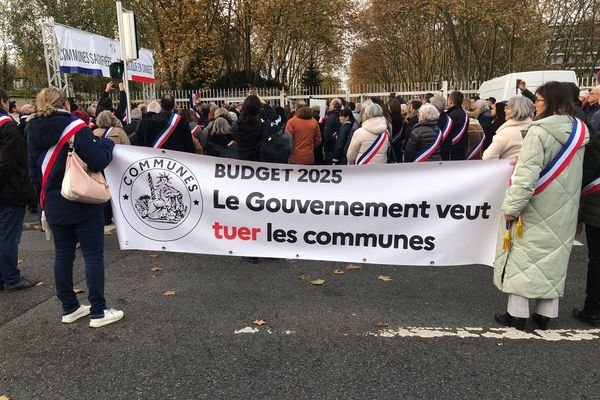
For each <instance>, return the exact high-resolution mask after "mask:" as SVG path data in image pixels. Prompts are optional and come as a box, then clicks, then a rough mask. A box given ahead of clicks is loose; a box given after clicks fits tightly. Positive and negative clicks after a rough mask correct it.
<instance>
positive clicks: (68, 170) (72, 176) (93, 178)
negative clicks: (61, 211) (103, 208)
mask: <svg viewBox="0 0 600 400" xmlns="http://www.w3.org/2000/svg"><path fill="white" fill-rule="evenodd" d="M69 144H70V149H69V154H68V155H67V163H66V165H65V176H64V177H63V181H62V188H61V191H60V194H61V195H62V196H63V197H64V198H65V199H67V200H71V201H78V202H80V203H89V204H101V203H105V202H107V201H108V200H110V191H109V190H108V184H107V183H106V180H105V179H104V176H103V175H102V173H100V172H90V171H89V170H88V168H87V164H86V163H84V162H83V161H82V160H81V158H79V156H78V155H77V153H75V151H74V150H73V146H72V144H71V143H69Z"/></svg>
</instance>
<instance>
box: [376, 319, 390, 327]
mask: <svg viewBox="0 0 600 400" xmlns="http://www.w3.org/2000/svg"><path fill="white" fill-rule="evenodd" d="M375 326H376V327H378V328H387V327H388V326H389V324H388V323H387V322H385V321H377V322H376V323H375Z"/></svg>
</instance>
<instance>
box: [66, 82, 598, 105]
mask: <svg viewBox="0 0 600 400" xmlns="http://www.w3.org/2000/svg"><path fill="white" fill-rule="evenodd" d="M595 79H596V77H595V76H585V77H580V78H578V81H579V87H580V88H582V89H591V88H593V87H595V86H596V84H595ZM481 83H482V81H477V80H472V81H441V82H413V83H399V84H391V83H390V84H370V85H353V86H350V87H345V88H342V87H336V86H325V87H323V86H321V87H302V88H290V89H282V88H275V87H270V88H257V89H255V90H256V91H257V92H258V93H259V94H260V96H261V97H262V98H263V99H265V100H267V101H269V102H270V103H271V104H278V105H280V106H282V107H283V106H285V105H286V104H289V103H290V102H291V101H294V100H299V99H304V100H308V99H311V98H314V99H332V98H336V97H341V98H345V99H346V100H348V101H357V102H362V101H364V100H365V99H366V98H368V97H373V96H379V97H382V98H387V97H388V96H389V95H390V93H395V94H396V95H399V96H403V97H405V98H413V97H419V96H423V95H425V94H427V93H433V94H435V95H443V96H447V94H448V93H449V92H450V91H452V90H460V91H461V92H463V93H464V94H466V95H471V94H478V92H479V87H480V86H481ZM166 93H170V94H172V95H173V96H174V97H175V102H176V103H177V105H178V106H179V107H181V108H186V107H189V104H190V98H192V99H197V100H198V101H200V102H201V103H208V102H215V103H217V104H221V103H236V102H243V101H244V99H245V98H246V97H247V96H248V88H237V89H204V90H156V89H154V87H152V88H145V90H143V91H132V92H130V98H131V103H132V104H135V103H142V102H145V103H147V102H149V101H151V100H156V99H160V97H161V96H162V95H163V94H166ZM76 96H77V98H78V99H79V101H80V102H82V103H83V104H90V103H93V102H95V101H98V94H90V93H77V94H76ZM112 96H113V100H115V101H117V100H118V95H117V93H113V94H112Z"/></svg>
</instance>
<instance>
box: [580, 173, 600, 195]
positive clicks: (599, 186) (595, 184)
mask: <svg viewBox="0 0 600 400" xmlns="http://www.w3.org/2000/svg"><path fill="white" fill-rule="evenodd" d="M598 191H600V176H598V177H597V178H596V179H594V180H593V181H591V182H590V183H589V184H587V185H585V187H584V188H583V189H581V197H585V196H589V195H590V194H592V193H596V192H598Z"/></svg>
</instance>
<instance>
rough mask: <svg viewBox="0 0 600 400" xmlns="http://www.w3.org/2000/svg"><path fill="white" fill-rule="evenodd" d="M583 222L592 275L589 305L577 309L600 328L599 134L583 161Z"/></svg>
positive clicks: (582, 317)
mask: <svg viewBox="0 0 600 400" xmlns="http://www.w3.org/2000/svg"><path fill="white" fill-rule="evenodd" d="M581 194H582V202H581V208H580V210H581V212H580V215H581V221H582V222H583V223H585V234H586V239H587V246H588V258H589V263H588V276H587V285H586V288H585V292H586V294H587V296H586V298H585V304H584V306H583V309H582V310H578V309H574V310H573V315H574V316H575V318H577V319H578V320H580V321H583V322H586V323H588V324H590V325H593V326H596V327H600V135H598V134H597V135H595V136H594V137H593V138H592V139H591V140H590V143H588V145H587V148H586V149H585V156H584V159H583V182H582V193H581Z"/></svg>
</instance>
